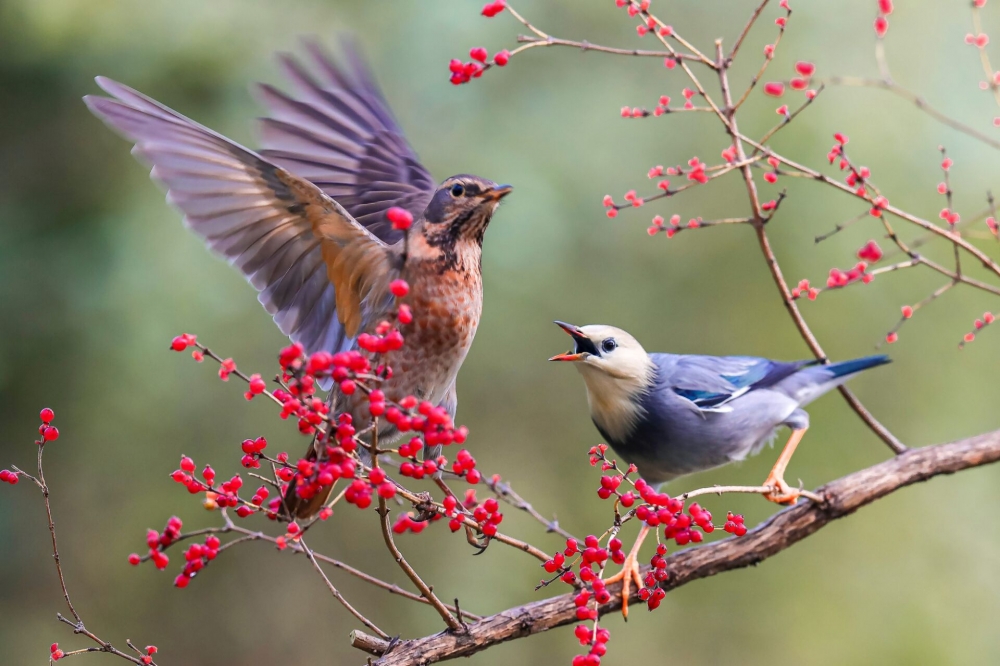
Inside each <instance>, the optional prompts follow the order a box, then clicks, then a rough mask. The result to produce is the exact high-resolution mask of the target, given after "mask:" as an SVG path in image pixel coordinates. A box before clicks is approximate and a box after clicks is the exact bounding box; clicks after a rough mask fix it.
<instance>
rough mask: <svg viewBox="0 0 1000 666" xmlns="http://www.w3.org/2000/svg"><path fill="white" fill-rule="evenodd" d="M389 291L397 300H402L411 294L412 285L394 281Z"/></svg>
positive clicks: (402, 281)
mask: <svg viewBox="0 0 1000 666" xmlns="http://www.w3.org/2000/svg"><path fill="white" fill-rule="evenodd" d="M389 291H391V292H392V295H393V296H395V297H396V298H402V297H403V296H406V295H407V294H408V293H410V285H409V284H407V282H406V280H393V281H392V282H391V283H390V284H389Z"/></svg>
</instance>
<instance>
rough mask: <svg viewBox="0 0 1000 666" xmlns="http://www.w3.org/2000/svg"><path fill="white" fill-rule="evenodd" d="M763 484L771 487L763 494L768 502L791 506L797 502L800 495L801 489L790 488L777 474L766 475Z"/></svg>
mask: <svg viewBox="0 0 1000 666" xmlns="http://www.w3.org/2000/svg"><path fill="white" fill-rule="evenodd" d="M764 485H765V486H767V487H769V488H770V489H771V490H770V491H769V492H767V493H765V494H764V498H765V499H767V500H768V501H769V502H774V503H775V504H782V505H785V506H791V505H793V504H795V503H796V502H798V501H799V497H801V496H802V491H801V489H796V488H792V487H791V486H789V485H788V483H787V482H786V481H785V480H784V479H783V478H781V477H779V476H769V477H767V480H766V481H764Z"/></svg>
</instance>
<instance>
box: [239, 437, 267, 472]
mask: <svg viewBox="0 0 1000 666" xmlns="http://www.w3.org/2000/svg"><path fill="white" fill-rule="evenodd" d="M240 448H241V449H242V451H243V458H242V459H241V460H240V464H241V465H243V467H245V468H247V469H260V457H261V454H263V453H264V449H266V448H267V440H266V439H264V438H263V437H258V438H257V439H244V440H243V444H241V445H240Z"/></svg>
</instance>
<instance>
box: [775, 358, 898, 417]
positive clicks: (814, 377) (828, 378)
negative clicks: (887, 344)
mask: <svg viewBox="0 0 1000 666" xmlns="http://www.w3.org/2000/svg"><path fill="white" fill-rule="evenodd" d="M890 362H891V359H890V358H889V357H888V356H886V355H885V354H879V355H877V356H866V357H864V358H856V359H854V360H852V361H841V362H840V363H831V364H829V365H811V366H808V367H805V368H803V369H802V370H800V371H798V372H796V373H795V374H794V375H792V376H791V377H789V378H788V379H785V380H783V381H782V382H781V383H780V385H779V386H780V387H781V389H782V390H784V391H785V392H786V393H787V394H788V395H790V396H791V397H792V398H793V399H795V400H797V401H798V403H799V406H805V405H807V404H809V403H810V402H812V401H813V400H815V399H816V398H818V397H820V396H821V395H823V394H824V393H826V392H827V391H829V390H831V389H834V388H836V387H838V386H840V385H841V384H843V383H844V382H846V381H847V380H849V379H851V378H853V377H854V376H855V375H857V374H858V373H860V372H863V371H865V370H868V369H870V368H874V367H877V366H880V365H885V364H886V363H890Z"/></svg>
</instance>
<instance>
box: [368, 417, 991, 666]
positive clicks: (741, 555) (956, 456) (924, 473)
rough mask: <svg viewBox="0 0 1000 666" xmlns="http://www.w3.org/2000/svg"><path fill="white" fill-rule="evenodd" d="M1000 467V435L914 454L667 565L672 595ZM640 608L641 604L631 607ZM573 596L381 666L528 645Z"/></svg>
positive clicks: (520, 610) (420, 643)
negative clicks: (895, 497) (893, 502)
mask: <svg viewBox="0 0 1000 666" xmlns="http://www.w3.org/2000/svg"><path fill="white" fill-rule="evenodd" d="M997 461H1000V430H996V431H994V432H989V433H985V434H982V435H977V436H975V437H970V438H968V439H963V440H959V441H955V442H951V443H948V444H939V445H936V446H928V447H924V448H920V449H909V450H907V451H906V452H905V453H902V454H900V455H898V456H896V457H894V458H891V459H889V460H886V461H885V462H882V463H879V464H877V465H873V466H871V467H868V468H866V469H863V470H860V471H858V472H854V473H852V474H848V475H847V476H844V477H841V478H840V479H837V480H836V481H832V482H830V483H828V484H826V485H825V486H822V487H820V488H819V489H817V490H816V493H817V494H818V495H820V496H821V497H822V498H823V500H824V501H823V502H822V503H819V504H817V503H812V502H808V503H806V502H803V503H799V504H798V505H796V506H794V507H791V508H788V509H784V510H783V511H781V512H779V513H777V514H775V515H774V516H772V517H771V518H770V519H768V520H767V521H765V522H764V523H762V524H761V525H759V526H757V527H756V528H754V529H753V530H751V531H750V532H748V533H747V534H746V535H745V536H743V537H741V538H729V539H725V540H723V541H718V542H715V543H712V544H708V545H705V546H699V547H695V548H688V549H686V550H682V551H680V552H678V553H675V554H674V555H671V556H670V557H669V558H668V560H667V563H668V564H667V567H668V571H669V572H670V578H669V579H668V580H667V581H665V582H664V583H663V587H664V589H666V590H672V589H674V588H677V587H680V586H681V585H686V584H687V583H690V582H692V581H695V580H698V579H700V578H707V577H709V576H714V575H716V574H720V573H723V572H726V571H730V570H733V569H740V568H743V567H746V566H750V565H753V564H757V563H759V562H761V561H763V560H765V559H767V558H768V557H771V556H772V555H776V554H777V553H779V552H781V551H783V550H785V549H786V548H788V547H790V546H792V545H793V544H795V543H797V542H799V541H801V540H802V539H805V538H806V537H808V536H810V535H812V534H814V533H815V532H817V531H818V530H819V529H820V528H822V527H823V526H825V525H826V524H828V523H830V522H831V521H833V520H836V519H837V518H842V517H844V516H847V515H849V514H851V513H853V512H855V511H857V510H858V509H859V508H861V507H862V506H865V505H866V504H870V503H871V502H874V501H875V500H877V499H880V498H882V497H885V496H886V495H889V494H890V493H892V492H895V491H896V490H899V489H900V488H903V487H905V486H908V485H911V484H914V483H918V482H920V481H926V480H927V479H930V478H932V477H935V476H939V475H942V474H953V473H955V472H959V471H961V470H964V469H969V468H972V467H979V466H981V465H987V464H989V463H993V462H997ZM620 588H621V584H620V583H617V584H615V585H610V586H608V591H609V592H611V599H612V601H611V602H609V603H608V604H605V605H604V606H601V607H600V609H599V612H600V614H601V615H604V614H605V613H609V612H612V611H616V610H618V609H619V608H620V607H621V599H620V595H619V594H618V593H619V592H620ZM632 601H635V599H632ZM575 611H576V607H575V605H574V604H573V595H572V594H564V595H561V596H558V597H552V598H549V599H544V600H541V601H535V602H532V603H529V604H525V605H523V606H519V607H516V608H511V609H508V610H505V611H503V612H501V613H497V614H496V615H491V616H489V617H485V618H483V619H482V620H480V621H478V622H475V623H473V624H470V625H468V627H467V629H466V630H465V631H464V632H462V633H453V632H450V631H444V632H441V633H438V634H435V635H433V636H427V637H424V638H418V639H413V640H406V641H401V642H399V643H396V644H395V645H393V646H392V648H391V649H390V650H389V651H388V652H387V653H386V654H384V655H382V657H381V658H380V659H379V660H378V661H377V662H375V663H376V664H377V665H378V666H394V665H403V664H405V665H406V666H424V665H427V664H433V663H436V662H439V661H445V660H447V659H454V658H455V657H467V656H469V655H471V654H474V653H476V652H479V651H481V650H485V649H486V648H489V647H491V646H493V645H496V644H497V643H502V642H504V641H509V640H514V639H517V638H524V637H526V636H530V635H532V634H538V633H541V632H543V631H548V630H549V629H554V628H556V627H560V626H563V625H567V624H572V623H574V622H576V613H575Z"/></svg>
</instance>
